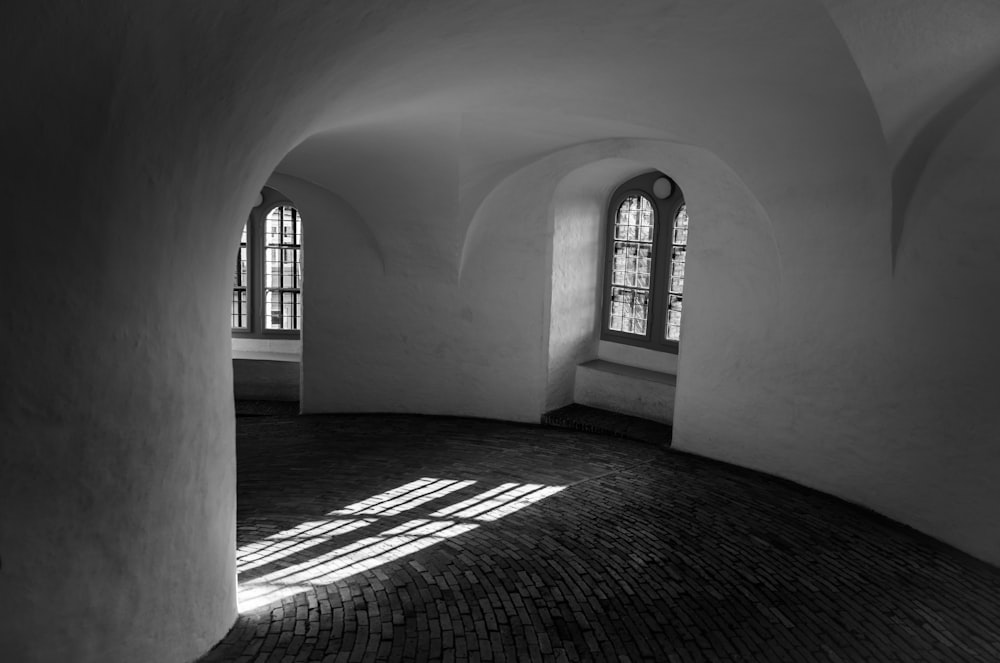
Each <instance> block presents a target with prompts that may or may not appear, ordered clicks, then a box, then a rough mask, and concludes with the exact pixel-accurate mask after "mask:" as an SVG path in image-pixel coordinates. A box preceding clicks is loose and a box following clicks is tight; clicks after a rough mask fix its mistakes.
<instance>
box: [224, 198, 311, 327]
mask: <svg viewBox="0 0 1000 663" xmlns="http://www.w3.org/2000/svg"><path fill="white" fill-rule="evenodd" d="M262 194H263V201H262V202H261V203H260V205H258V206H257V207H255V208H254V210H253V211H252V212H251V213H250V218H249V219H248V220H247V223H246V225H245V226H244V227H243V234H242V236H241V239H240V246H239V249H238V250H237V254H236V273H235V276H234V279H233V304H232V306H233V308H232V329H233V333H234V334H236V335H239V336H272V337H282V338H287V337H291V338H296V337H298V336H299V332H300V330H301V328H302V218H301V216H300V215H299V211H298V210H297V209H296V208H295V207H294V206H293V205H292V204H291V203H290V202H289V201H287V200H284V199H282V198H281V197H280V195H279V194H278V193H277V192H276V191H274V190H273V189H265V190H264V191H263V192H262Z"/></svg>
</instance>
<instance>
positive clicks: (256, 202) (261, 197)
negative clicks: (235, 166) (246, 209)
mask: <svg viewBox="0 0 1000 663" xmlns="http://www.w3.org/2000/svg"><path fill="white" fill-rule="evenodd" d="M263 202H264V193H263V192H261V193H258V194H257V198H256V199H255V200H254V201H253V206H254V207H260V205H261V203H263Z"/></svg>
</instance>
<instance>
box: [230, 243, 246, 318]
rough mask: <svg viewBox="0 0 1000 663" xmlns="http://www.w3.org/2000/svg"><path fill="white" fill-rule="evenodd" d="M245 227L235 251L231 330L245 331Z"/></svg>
mask: <svg viewBox="0 0 1000 663" xmlns="http://www.w3.org/2000/svg"><path fill="white" fill-rule="evenodd" d="M246 288H247V226H246V224H244V225H243V232H242V233H241V234H240V248H238V249H236V270H235V272H234V274H233V304H232V322H231V324H232V328H233V329H246V328H247V324H248V323H249V313H250V312H249V310H248V309H247V291H246Z"/></svg>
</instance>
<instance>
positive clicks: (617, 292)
mask: <svg viewBox="0 0 1000 663" xmlns="http://www.w3.org/2000/svg"><path fill="white" fill-rule="evenodd" d="M655 224H656V216H655V213H654V212H653V205H652V203H651V202H650V201H649V199H648V198H647V197H646V196H643V195H641V194H638V195H634V196H629V197H627V198H626V199H625V200H624V201H622V204H621V205H619V207H618V214H617V215H616V216H615V233H614V249H613V250H614V263H613V265H612V275H611V284H612V286H613V287H612V288H611V311H610V316H611V317H610V319H609V321H608V324H609V326H610V327H611V329H613V330H615V331H620V332H623V333H626V334H635V335H637V336H645V335H646V322H647V320H648V318H649V288H650V285H651V283H650V275H651V272H652V267H653V229H654V227H655Z"/></svg>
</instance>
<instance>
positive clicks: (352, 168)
mask: <svg viewBox="0 0 1000 663" xmlns="http://www.w3.org/2000/svg"><path fill="white" fill-rule="evenodd" d="M865 7H871V9H865ZM952 7H958V8H959V9H958V10H956V11H952V10H951V9H950V8H952ZM948 8H949V9H944V8H935V6H934V5H933V3H930V2H916V3H908V4H907V6H906V7H904V6H903V5H902V4H900V3H899V2H896V1H895V0H875V1H874V2H872V3H866V4H865V6H864V7H863V6H862V5H861V4H860V3H855V2H846V1H845V2H833V1H832V0H831V2H829V3H826V4H821V3H818V2H816V3H812V2H804V3H803V2H798V1H794V0H760V1H758V2H754V3H746V2H742V1H737V0H712V1H709V2H706V1H704V0H681V1H678V2H674V3H670V4H669V5H665V4H664V3H662V2H659V1H656V0H636V1H634V2H629V3H626V4H624V5H621V6H611V5H610V4H609V3H606V2H600V1H598V0H583V1H581V0H574V1H570V0H553V1H552V2H546V3H531V2H526V1H525V2H521V1H517V2H505V3H462V2H458V1H457V0H456V1H450V0H441V1H440V2H434V3H412V2H404V1H402V0H391V1H390V0H383V1H378V0H373V1H370V2H346V3H324V2H319V0H303V1H302V2H297V3H281V4H280V5H278V4H275V5H259V4H255V5H252V6H251V5H247V4H246V3H239V2H236V1H235V0H222V1H220V2H213V3H198V2H194V1H193V0H179V1H175V2H170V3H167V2H152V3H142V4H141V5H135V4H134V3H131V4H105V5H102V6H100V7H93V6H89V5H88V6H87V7H86V8H84V7H82V6H75V5H73V6H68V5H60V6H59V7H54V6H51V5H47V4H40V3H26V2H24V3H17V4H15V6H14V7H12V8H10V9H9V14H8V21H7V22H5V27H4V28H3V30H4V39H0V63H2V64H3V66H4V70H5V74H6V75H7V80H8V84H9V86H10V89H14V90H21V91H23V92H22V93H21V96H20V103H18V104H8V105H6V106H5V108H4V110H3V114H4V120H5V121H4V122H3V123H2V125H0V126H2V128H0V132H2V137H3V140H4V145H5V150H4V153H3V156H2V157H0V159H2V160H3V166H4V168H3V170H4V172H5V173H9V174H10V176H9V177H7V178H5V179H4V187H5V192H6V193H7V200H8V201H10V202H9V205H10V206H9V208H8V213H9V215H10V216H11V218H18V219H30V220H31V222H30V223H16V224H12V225H11V228H10V229H9V233H10V241H12V242H13V243H14V244H16V246H17V247H18V250H17V251H14V252H11V254H10V255H9V256H8V258H7V259H6V260H5V261H4V262H3V265H2V267H0V270H2V272H0V276H2V278H3V282H4V283H5V284H7V285H8V287H9V288H10V289H11V291H12V292H30V293H31V296H30V297H29V296H24V297H13V298H11V299H10V300H9V302H8V306H6V307H5V309H4V313H3V317H2V318H0V320H2V324H3V327H2V330H3V341H4V342H3V343H0V366H2V367H3V375H4V380H3V383H2V385H0V390H2V392H0V395H2V398H0V440H2V443H3V445H4V446H3V454H4V456H3V462H2V464H0V474H2V475H0V522H3V524H4V527H3V528H2V529H0V558H2V561H3V566H2V567H0V615H2V617H3V619H0V644H2V645H3V649H4V650H5V651H12V652H14V653H15V657H16V658H17V659H19V660H24V661H29V662H35V661H57V660H58V661H62V660H68V659H72V660H77V661H82V662H89V661H109V660H142V661H151V662H154V663H155V662H158V661H178V660H181V661H183V660H188V659H191V658H193V657H194V656H196V655H197V654H198V653H200V652H202V651H204V650H206V649H207V648H208V646H209V645H210V644H211V642H212V641H214V640H215V639H217V638H218V637H220V636H221V634H222V633H223V632H224V631H225V629H226V628H227V627H228V626H229V624H231V623H232V620H233V618H234V617H235V602H234V587H233V570H234V569H233V533H232V532H233V522H234V521H233V518H234V502H233V500H234V497H233V494H234V493H233V470H234V462H235V461H234V455H233V430H232V425H233V424H232V395H233V393H232V368H231V354H232V343H231V340H230V334H229V329H228V308H227V307H228V301H229V288H230V285H231V281H232V276H231V273H230V270H231V264H232V255H233V250H234V247H235V246H236V244H237V240H238V237H239V232H240V228H241V227H242V225H243V223H244V221H245V219H246V214H247V212H248V210H249V209H250V207H251V205H252V203H253V200H254V198H255V196H256V195H257V193H258V192H259V191H260V189H261V187H262V186H263V185H264V183H265V182H266V181H268V177H269V176H270V175H272V174H273V173H274V172H275V170H277V174H275V175H273V177H272V180H271V181H272V183H273V184H274V185H275V186H276V187H278V188H279V189H281V190H282V191H283V193H285V194H286V195H288V196H290V197H292V198H293V200H295V202H296V204H297V205H299V206H300V207H301V208H302V210H301V211H302V213H303V216H304V218H305V219H306V226H305V230H304V236H305V248H304V255H305V266H304V273H305V284H304V297H305V307H306V310H305V311H304V319H303V325H304V327H303V337H302V344H303V347H302V363H303V365H302V371H303V372H302V379H303V383H302V406H303V409H304V410H305V411H311V412H317V411H345V410H359V411H375V410H378V411H399V412H426V413H439V414H471V415H477V416H485V417H497V418H505V419H514V420H519V421H537V420H538V417H539V415H540V413H541V412H542V411H543V410H544V409H545V407H546V405H547V404H549V403H558V402H561V401H562V400H565V398H566V394H568V393H570V389H571V385H570V383H569V378H568V376H570V375H571V374H572V372H571V371H569V370H567V368H568V367H569V366H570V365H572V364H573V363H574V362H576V361H578V359H584V358H593V357H592V356H590V354H589V353H592V352H594V351H596V352H600V347H599V346H598V347H597V349H596V350H595V349H594V346H593V342H590V341H588V340H587V337H586V334H585V333H583V332H582V330H583V329H584V328H585V327H586V325H587V324H593V322H592V320H593V318H592V315H594V314H595V313H592V312H591V311H586V310H575V308H576V306H577V304H573V302H574V301H576V302H578V303H579V302H585V301H586V288H585V287H583V286H582V285H580V284H576V283H572V278H573V277H572V276H571V274H573V273H575V274H577V276H578V278H580V279H581V283H585V282H586V281H587V280H588V279H593V278H594V275H595V273H594V271H593V269H591V268H590V267H589V266H587V265H584V264H583V262H584V261H583V258H582V256H583V255H584V254H585V253H587V252H591V253H592V252H593V250H594V243H593V241H592V239H588V237H589V238H592V237H593V226H591V227H589V228H585V227H584V226H583V225H580V224H582V223H583V221H582V220H583V219H584V218H585V217H588V216H591V215H593V214H594V213H595V212H600V208H601V206H600V205H598V204H597V202H599V201H598V198H599V190H600V186H599V184H598V183H597V182H596V180H588V179H587V178H586V177H585V176H581V177H583V179H575V176H574V175H573V173H574V172H576V171H577V170H578V169H581V168H586V167H588V166H591V165H592V164H602V163H605V162H607V163H612V161H608V160H623V161H627V162H630V163H632V164H636V167H637V168H638V167H642V168H650V169H659V170H663V171H664V172H666V173H668V174H670V175H671V176H672V177H676V179H677V181H678V182H679V183H680V185H681V186H682V188H683V190H684V192H685V195H686V198H687V200H688V204H689V208H690V210H691V215H692V221H693V223H694V224H695V225H694V226H693V229H692V231H691V244H690V251H691V253H690V255H691V257H692V262H691V267H690V274H689V278H688V283H687V286H686V289H687V292H686V303H687V302H690V305H689V306H688V307H687V308H686V311H685V328H684V331H683V335H682V340H681V352H680V355H679V358H678V365H677V386H678V390H677V400H676V404H675V413H674V445H675V446H678V447H680V448H682V449H685V450H689V451H693V452H695V453H700V454H704V455H708V456H713V457H717V458H721V459H724V460H727V461H730V462H734V463H738V464H741V465H746V466H750V467H753V468H756V469H761V470H764V471H767V472H771V473H773V474H777V475H780V476H784V477H788V478H791V479H793V480H795V481H798V482H800V483H804V484H807V485H809V486H812V487H816V488H819V489H821V490H824V491H827V492H830V493H833V494H835V495H838V496H841V497H845V498H847V499H849V500H852V501H855V502H859V503H862V504H864V505H866V506H868V507H870V508H873V509H876V510H878V511H880V512H882V513H884V514H886V515H889V516H891V517H893V518H895V519H897V520H900V521H902V522H905V523H907V524H910V525H913V526H915V527H918V528H919V529H921V530H923V531H925V532H927V533H929V534H932V535H934V536H936V537H939V538H941V539H943V540H945V541H946V542H949V543H951V544H954V545H956V546H959V547H960V548H962V549H964V550H966V551H969V552H971V553H973V554H975V555H977V556H978V557H981V558H983V559H986V560H988V561H991V562H993V563H994V564H996V563H1000V527H998V525H997V522H998V519H997V518H996V508H995V505H996V504H998V503H1000V481H997V480H996V479H997V468H998V467H1000V447H998V446H997V445H996V443H995V440H996V431H997V423H998V422H997V419H996V414H995V411H996V408H995V407H991V405H992V404H993V403H995V402H996V400H997V396H998V394H997V393H996V391H997V387H996V386H995V385H994V382H993V381H991V380H989V379H988V377H987V376H988V375H991V374H992V375H995V374H996V371H997V368H998V367H1000V366H998V363H1000V362H998V359H1000V357H997V351H996V349H995V343H993V342H992V339H991V338H990V333H989V332H990V330H991V329H995V327H996V325H995V322H996V318H997V317H998V315H997V310H996V305H995V297H994V296H993V293H995V292H996V286H997V285H1000V284H997V283H996V277H995V274H996V270H995V267H994V265H995V257H996V254H997V247H998V246H1000V238H998V237H997V236H996V235H995V233H994V231H993V226H994V225H995V224H993V219H994V218H995V217H996V213H997V208H998V204H1000V197H998V194H997V192H996V187H995V186H994V185H993V183H994V182H995V181H996V175H997V158H998V147H997V145H996V140H995V136H996V132H995V130H994V128H993V124H992V121H991V120H990V117H991V115H995V113H996V111H997V110H998V107H997V103H998V102H997V99H996V88H997V81H996V77H995V76H994V75H993V74H991V73H990V72H991V71H992V69H991V67H993V66H994V64H991V63H995V53H996V50H995V49H996V42H995V41H991V40H990V37H989V35H991V34H993V35H995V34H996V31H995V30H991V28H994V27H995V26H996V25H997V20H998V19H997V17H996V15H995V5H994V4H993V3H987V2H978V3H977V2H974V1H973V0H960V2H959V3H948ZM899 17H901V18H902V19H905V20H897V18H899ZM880 35H885V39H883V38H882V37H881V36H880ZM924 35H926V36H927V38H926V39H924V38H923V36H924ZM925 42H926V44H927V49H928V54H927V55H926V56H925V55H924V54H923V53H920V52H917V51H918V47H923V44H924V43H925ZM932 53H933V56H932ZM932 60H933V62H932ZM938 60H941V61H943V62H944V63H943V64H940V65H937V64H935V63H936V62H938ZM677 63H682V65H683V66H672V65H674V64H677ZM909 63H913V64H912V66H911V65H910V64H909ZM924 72H926V76H924V75H922V74H923V73H924ZM913 80H916V81H918V82H920V83H921V84H920V85H911V81H913ZM925 81H926V85H923V83H924V82H925ZM910 90H913V91H912V92H908V91H910ZM68 109H72V112H69V110H68ZM934 109H939V110H934ZM938 118H942V119H938ZM910 136H913V138H912V139H910V138H909V137H910ZM914 146H916V147H914ZM901 165H902V167H901ZM594 167H595V168H601V167H603V166H600V165H596V166H594ZM630 168H631V167H630ZM581 172H586V171H581ZM567 177H568V178H569V179H567ZM279 180H281V181H279ZM616 184H617V182H609V183H607V185H608V187H609V190H610V189H612V188H613V187H614V185H616ZM900 192H903V194H906V195H900ZM907 192H909V193H907ZM901 201H902V202H901ZM906 201H909V202H906ZM903 203H905V204H903ZM904 222H905V223H904ZM557 223H558V225H557ZM593 223H594V224H597V225H598V227H599V224H600V223H601V219H600V218H599V217H598V218H594V219H593ZM574 228H576V230H573V229H574ZM574 233H575V234H574ZM40 238H41V240H42V241H40ZM938 274H941V276H940V278H938V276H937V275H938ZM592 294H593V296H594V297H595V299H596V297H597V290H596V289H595V290H593V291H592ZM53 487H58V489H53ZM54 596H58V597H60V600H58V601H53V600H52V597H54ZM140 625H142V626H143V628H140V627H139V626H140Z"/></svg>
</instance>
